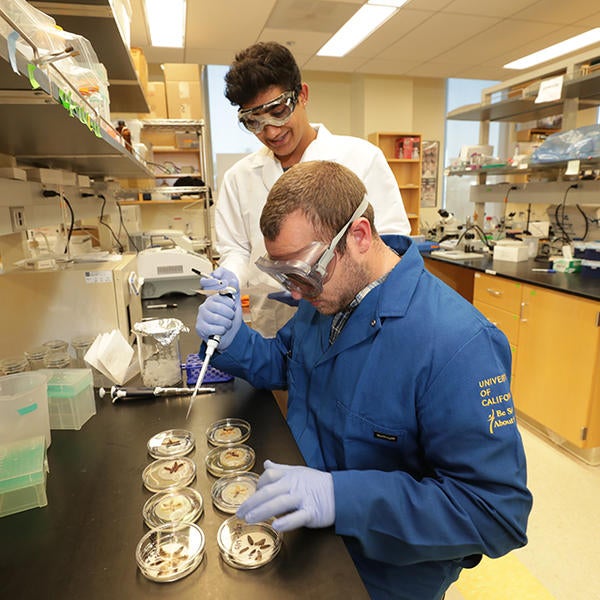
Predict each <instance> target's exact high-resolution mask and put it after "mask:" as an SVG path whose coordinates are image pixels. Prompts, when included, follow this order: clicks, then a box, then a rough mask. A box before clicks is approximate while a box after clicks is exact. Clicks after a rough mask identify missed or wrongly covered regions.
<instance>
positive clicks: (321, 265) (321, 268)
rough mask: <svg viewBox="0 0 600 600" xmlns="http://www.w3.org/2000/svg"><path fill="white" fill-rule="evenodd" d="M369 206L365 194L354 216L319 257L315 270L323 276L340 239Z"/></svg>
mask: <svg viewBox="0 0 600 600" xmlns="http://www.w3.org/2000/svg"><path fill="white" fill-rule="evenodd" d="M368 206H369V201H368V200H367V196H366V195H365V196H364V197H363V199H362V202H361V203H360V204H359V205H358V207H357V208H356V210H355V211H354V212H353V213H352V216H351V217H350V219H349V220H348V222H347V223H346V224H345V225H344V226H343V227H342V228H341V229H340V230H339V232H338V233H337V235H336V236H335V237H334V238H333V239H332V240H331V244H329V246H328V247H327V250H325V252H324V253H323V256H321V258H320V259H319V262H318V263H317V264H316V265H315V271H316V272H317V273H319V274H320V275H321V276H324V275H325V271H326V270H327V265H328V264H329V263H330V262H331V259H332V258H333V255H334V253H335V248H336V246H337V245H338V243H339V241H340V240H341V239H342V236H343V235H344V234H345V233H346V231H347V230H348V228H349V227H350V225H352V223H354V221H356V219H358V217H362V215H363V213H364V212H365V210H367V207H368Z"/></svg>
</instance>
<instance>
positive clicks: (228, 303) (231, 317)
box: [196, 294, 242, 350]
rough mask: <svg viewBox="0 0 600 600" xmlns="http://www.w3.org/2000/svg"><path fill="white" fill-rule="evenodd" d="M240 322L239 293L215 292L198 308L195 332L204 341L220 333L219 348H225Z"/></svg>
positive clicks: (231, 339) (240, 305)
mask: <svg viewBox="0 0 600 600" xmlns="http://www.w3.org/2000/svg"><path fill="white" fill-rule="evenodd" d="M241 324H242V304H241V301H240V295H239V294H234V296H233V298H232V297H231V296H229V295H223V296H222V295H221V294H215V295H214V296H210V297H208V298H207V299H206V300H205V301H204V302H203V303H202V304H201V305H200V307H199V308H198V317H197V318H196V333H197V334H198V335H199V336H200V337H201V338H202V339H203V340H204V341H205V342H206V341H207V340H208V338H209V337H210V336H212V335H220V336H221V341H220V342H219V346H218V347H219V350H226V349H227V348H228V347H229V346H230V344H231V342H232V341H233V338H234V337H235V335H236V333H237V332H238V330H239V328H240V326H241Z"/></svg>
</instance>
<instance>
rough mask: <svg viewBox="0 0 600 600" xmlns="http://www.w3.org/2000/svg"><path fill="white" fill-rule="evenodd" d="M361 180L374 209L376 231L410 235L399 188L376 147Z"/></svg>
mask: <svg viewBox="0 0 600 600" xmlns="http://www.w3.org/2000/svg"><path fill="white" fill-rule="evenodd" d="M363 182H364V184H365V187H366V188H367V190H368V193H369V202H371V204H372V206H373V208H374V210H375V227H376V228H377V231H378V233H379V234H380V235H383V234H388V233H396V234H401V235H410V222H409V221H408V217H407V215H406V209H405V208H404V203H403V202H402V196H401V194H400V188H399V187H398V183H397V182H396V178H395V177H394V174H393V173H392V170H391V169H390V166H389V165H388V163H387V161H386V159H385V156H384V155H383V152H382V151H381V150H380V149H379V148H377V147H375V152H374V153H373V159H372V162H371V164H370V166H369V167H368V168H367V169H366V170H365V173H364V175H363Z"/></svg>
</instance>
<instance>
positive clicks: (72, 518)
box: [0, 297, 368, 600]
mask: <svg viewBox="0 0 600 600" xmlns="http://www.w3.org/2000/svg"><path fill="white" fill-rule="evenodd" d="M169 301H170V302H171V301H174V302H176V303H177V304H178V307H177V308H176V309H161V310H150V311H147V312H146V311H145V312H146V314H150V316H155V317H165V316H170V317H176V318H180V319H181V320H182V321H184V323H186V324H188V325H189V326H190V330H191V331H190V333H189V334H185V336H183V339H182V340H181V342H182V343H181V347H182V355H185V353H188V352H193V351H194V350H195V349H197V346H198V339H197V336H196V334H195V333H194V331H193V324H194V321H195V313H196V307H197V305H198V299H197V298H188V297H179V298H175V299H169ZM153 303H158V302H156V301H144V304H145V305H146V304H153ZM215 387H217V393H216V394H214V395H203V396H198V398H197V399H196V402H195V404H194V408H193V410H192V413H191V415H190V418H189V420H187V421H186V418H185V415H186V411H187V406H188V398H187V397H179V398H170V399H156V400H136V401H130V402H129V403H125V402H122V403H120V404H112V403H111V402H110V401H109V399H108V398H104V399H100V398H98V397H97V398H96V407H97V414H96V415H95V416H94V417H92V418H91V419H90V420H89V421H88V422H87V423H85V425H84V426H83V428H82V429H81V430H80V431H57V430H53V431H52V444H51V446H50V448H49V450H48V461H49V465H50V473H49V475H48V480H47V496H48V506H46V507H44V508H36V509H32V510H28V511H25V512H21V513H18V514H14V515H10V516H6V517H3V518H1V519H0V540H1V541H2V543H1V544H0V597H2V598H19V599H23V600H29V599H31V600H38V599H39V598H56V599H60V600H71V599H80V598H85V599H86V600H105V599H107V598H114V599H127V600H136V599H140V600H141V599H142V598H143V599H147V598H177V600H192V599H194V600H197V599H198V598H208V599H211V598H212V599H222V598H236V597H243V598H246V599H248V600H251V599H255V598H256V599H258V598H261V599H262V598H310V597H312V598H319V599H323V598H356V599H363V598H364V599H367V598H368V594H367V592H366V590H365V588H364V586H363V584H362V581H361V580H360V577H359V575H358V573H357V571H356V569H355V567H354V564H353V562H352V560H351V558H350V556H349V554H348V553H347V551H346V548H345V545H344V543H343V541H342V539H341V538H340V537H338V536H336V535H335V533H334V531H333V528H328V529H299V530H296V531H293V532H289V533H286V534H284V538H283V548H282V551H281V553H280V554H279V556H277V557H276V558H275V560H274V561H273V562H272V563H270V564H269V565H267V566H265V567H262V568H260V569H256V570H253V571H240V570H237V569H234V568H232V567H230V566H228V565H226V564H225V563H224V562H223V561H222V560H221V558H220V556H219V549H218V546H217V541H216V534H217V529H218V527H219V525H220V524H221V523H222V522H223V521H224V520H225V519H226V518H228V517H229V516H230V515H227V514H225V513H222V512H220V511H219V510H217V509H216V508H215V507H214V506H213V505H212V502H211V496H210V488H211V485H212V484H213V482H214V481H215V480H216V478H215V477H213V476H212V475H210V474H208V473H207V471H206V469H205V467H204V457H205V455H206V454H207V453H208V451H209V450H210V447H209V446H208V443H207V441H206V436H205V431H206V429H207V428H208V426H209V425H210V424H211V423H212V422H214V421H215V420H217V419H220V418H224V417H239V418H243V419H246V420H247V421H249V422H250V424H251V426H252V434H251V437H250V439H249V440H248V442H247V443H248V444H249V445H250V446H252V447H253V448H254V450H255V452H256V466H255V468H254V469H253V470H254V471H255V472H258V473H260V472H262V463H263V461H264V460H265V459H267V458H269V459H272V460H275V461H277V462H282V463H289V464H304V463H303V460H302V457H301V455H300V453H299V451H298V448H297V446H296V444H295V442H294V439H293V437H292V435H291V432H290V430H289V428H288V427H287V424H286V422H285V420H284V419H283V416H282V415H281V412H280V411H279V409H278V407H277V405H276V403H275V401H274V399H273V396H272V394H271V393H270V392H268V391H265V390H255V389H253V388H252V387H251V386H249V385H248V384H247V383H245V382H243V381H241V380H237V379H236V380H234V381H232V382H228V383H220V384H216V386H215ZM171 428H183V429H188V430H189V431H191V432H192V433H193V434H194V437H195V439H196V447H195V449H194V451H193V453H192V454H190V455H189V456H190V457H191V458H192V459H193V460H194V462H195V463H196V466H197V474H196V479H195V481H194V482H193V483H192V484H191V486H192V487H194V488H196V489H197V490H199V491H200V492H201V494H202V496H203V498H204V514H203V515H202V517H201V518H200V519H199V521H198V523H197V524H198V525H199V526H200V527H201V528H202V530H203V531H204V533H205V535H206V554H205V557H204V559H203V561H202V563H201V564H200V566H199V567H198V568H197V569H196V570H195V571H194V572H192V573H191V574H190V575H188V576H187V577H185V578H184V579H181V580H179V581H176V582H173V583H155V582H152V581H149V580H147V579H145V578H144V577H143V576H142V574H141V573H140V571H139V570H138V569H137V566H136V561H135V548H136V545H137V543H138V541H139V540H140V539H141V537H142V536H143V535H144V534H145V533H146V532H147V531H148V529H147V528H146V526H145V525H144V522H143V518H142V507H143V505H144V502H145V501H146V500H147V499H148V498H149V497H150V496H151V495H152V494H151V493H150V492H149V491H147V490H146V489H145V488H144V486H143V484H142V478H141V476H142V471H143V469H144V468H145V467H146V465H148V464H149V463H150V462H151V460H152V459H151V457H150V456H149V455H148V454H147V450H146V443H147V441H148V439H149V438H150V437H152V436H153V435H154V434H156V433H158V432H159V431H163V430H166V429H171Z"/></svg>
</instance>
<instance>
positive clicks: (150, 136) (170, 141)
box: [140, 127, 175, 150]
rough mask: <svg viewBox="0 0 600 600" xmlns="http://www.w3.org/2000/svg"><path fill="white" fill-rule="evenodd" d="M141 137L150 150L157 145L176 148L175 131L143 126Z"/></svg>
mask: <svg viewBox="0 0 600 600" xmlns="http://www.w3.org/2000/svg"><path fill="white" fill-rule="evenodd" d="M140 139H141V140H142V143H144V144H146V146H147V147H148V148H150V150H152V148H154V147H156V146H158V147H160V148H175V131H161V130H159V129H146V128H144V127H142V130H141V132H140Z"/></svg>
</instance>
